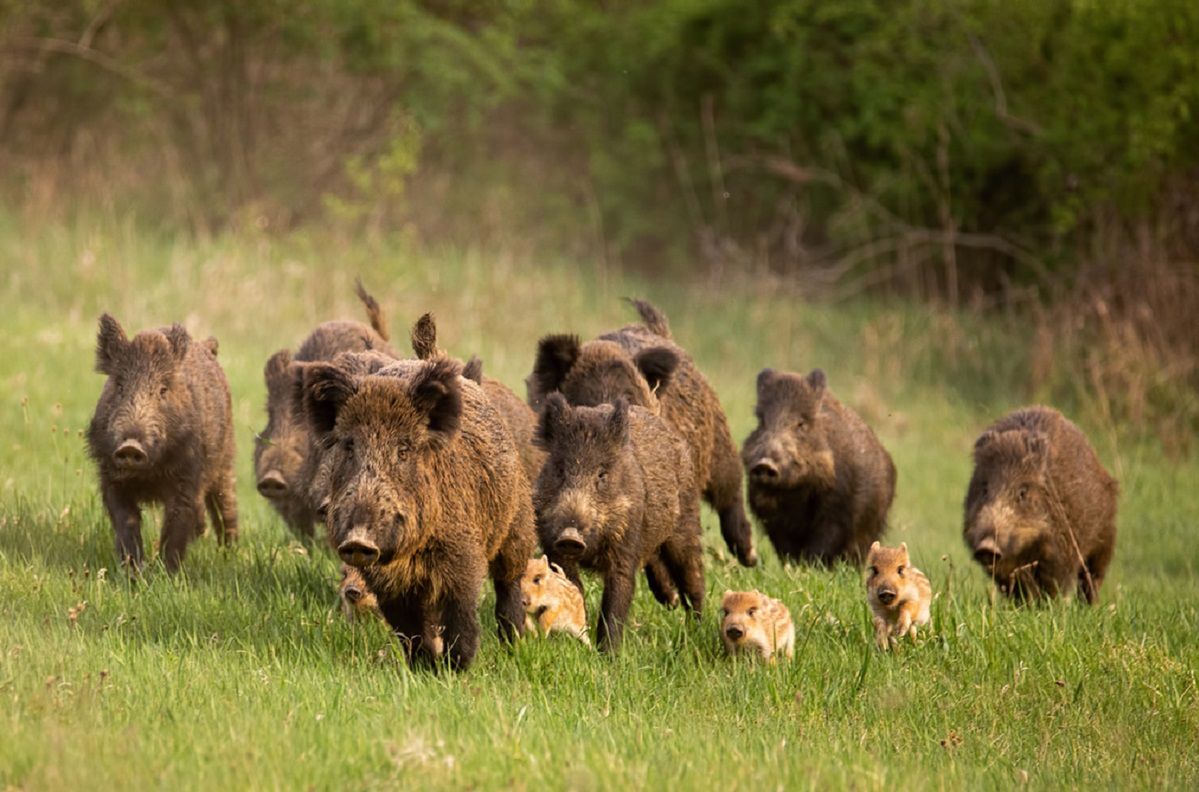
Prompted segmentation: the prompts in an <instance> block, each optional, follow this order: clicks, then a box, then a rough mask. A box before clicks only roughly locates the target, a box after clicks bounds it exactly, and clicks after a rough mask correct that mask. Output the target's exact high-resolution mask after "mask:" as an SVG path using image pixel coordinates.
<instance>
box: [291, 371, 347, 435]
mask: <svg viewBox="0 0 1199 792" xmlns="http://www.w3.org/2000/svg"><path fill="white" fill-rule="evenodd" d="M303 381H304V385H303V391H304V412H305V414H306V415H307V416H308V422H309V423H310V424H312V428H313V430H314V431H315V432H316V434H317V436H318V437H319V436H323V435H327V434H329V433H330V432H332V431H333V427H334V426H336V425H337V414H338V413H339V412H341V408H342V407H343V406H345V403H346V402H347V401H348V400H349V399H350V397H351V396H353V395H354V394H355V393H357V392H358V383H357V382H356V381H355V380H354V378H353V377H352V376H350V374H349V373H348V372H347V371H345V370H344V369H341V368H339V367H337V366H334V365H330V364H328V363H313V364H311V365H309V366H306V367H305V368H304V371H303Z"/></svg>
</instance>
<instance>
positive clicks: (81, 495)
mask: <svg viewBox="0 0 1199 792" xmlns="http://www.w3.org/2000/svg"><path fill="white" fill-rule="evenodd" d="M0 262H2V263H0V405H2V407H0V459H2V460H3V461H2V462H0V606H2V607H0V609H2V611H3V614H4V615H3V616H2V617H0V735H2V737H0V786H3V787H8V788H17V789H67V788H70V789H102V788H149V787H158V788H163V787H169V788H174V789H191V788H313V789H326V788H349V789H371V788H386V787H394V786H397V785H400V784H406V785H407V784H417V785H420V786H424V787H430V788H479V787H488V788H490V787H516V788H570V789H604V788H651V789H661V788H678V789H704V788H751V787H753V788H766V787H771V788H774V787H777V788H779V789H782V788H787V789H802V788H828V787H834V788H847V787H851V788H855V789H883V788H902V789H924V788H933V789H941V788H966V787H969V788H972V789H991V788H1003V789H1006V788H1012V787H1015V786H1019V785H1024V784H1027V785H1029V786H1032V787H1036V788H1076V787H1082V786H1099V787H1115V788H1144V787H1167V788H1179V789H1185V788H1192V789H1193V788H1196V787H1199V752H1196V742H1197V735H1199V687H1197V677H1196V668H1199V605H1197V603H1199V568H1197V565H1199V564H1197V560H1199V552H1197V549H1199V547H1197V544H1196V540H1195V531H1196V527H1197V525H1199V486H1196V484H1197V483H1199V461H1197V460H1195V459H1186V458H1181V459H1179V458H1168V457H1167V456H1165V455H1163V453H1162V451H1161V449H1160V448H1159V446H1158V445H1157V444H1156V443H1155V442H1151V441H1147V440H1142V439H1138V437H1137V434H1136V433H1135V432H1131V431H1127V428H1126V427H1119V426H1111V425H1104V424H1103V423H1102V422H1084V423H1083V427H1084V429H1085V430H1086V431H1087V432H1088V433H1089V435H1090V436H1091V438H1092V440H1093V442H1094V443H1095V445H1096V448H1097V449H1098V451H1099V454H1100V457H1101V458H1102V459H1103V461H1104V463H1105V465H1106V466H1107V467H1108V468H1109V470H1111V471H1112V472H1113V474H1114V475H1116V477H1117V478H1118V479H1119V480H1120V482H1121V488H1122V493H1121V501H1120V519H1119V537H1118V546H1117V552H1116V557H1115V561H1114V563H1113V565H1112V568H1111V571H1110V573H1109V576H1108V579H1107V582H1106V584H1105V587H1104V589H1103V591H1102V594H1101V600H1100V603H1099V605H1098V606H1096V607H1093V608H1087V607H1085V606H1083V605H1081V604H1079V603H1076V602H1058V603H1054V604H1050V605H1046V606H1042V607H1028V608H1022V607H1015V606H1013V605H1011V604H1010V603H1007V602H1004V601H1002V600H998V601H997V600H996V599H995V598H994V597H993V596H992V593H991V587H990V584H989V582H988V581H987V580H986V579H985V576H984V575H983V573H982V572H981V571H980V570H979V569H978V568H977V567H976V566H975V565H974V564H973V562H972V561H971V560H970V557H969V555H968V553H967V552H966V549H965V547H964V545H963V543H962V540H961V536H960V532H961V506H962V499H963V497H964V494H965V487H966V483H967V481H968V478H969V475H970V456H969V455H970V449H971V446H972V444H973V441H974V438H975V437H976V436H977V435H978V433H979V432H980V431H981V430H982V429H983V428H984V427H985V426H986V425H987V423H989V422H990V421H991V420H993V419H994V418H996V417H998V416H999V415H1001V414H1003V413H1004V412H1006V411H1008V410H1010V409H1012V408H1015V407H1017V406H1020V405H1021V404H1023V403H1024V402H1025V401H1026V400H1028V399H1029V396H1030V395H1029V394H1026V393H1023V392H1021V390H1020V388H1019V387H1018V386H1017V385H1016V384H1015V383H1017V382H1019V381H1022V380H1021V378H1020V377H1018V376H1017V374H1018V373H1019V372H1020V370H1021V368H1022V367H1024V366H1026V365H1027V364H1028V355H1029V344H1030V338H1029V337H1028V334H1026V333H1023V332H1022V331H1021V326H1020V324H1019V323H1018V322H1015V323H1014V322H1010V321H1002V322H1001V321H998V320H996V319H993V318H987V317H980V316H977V315H973V314H969V313H964V312H962V313H956V312H949V311H943V310H939V309H931V308H929V307H927V306H922V305H912V304H904V303H899V302H877V301H871V300H867V299H859V300H855V301H851V302H846V303H838V304H819V303H809V302H805V301H804V300H803V299H802V298H801V296H800V295H797V294H794V293H793V292H791V291H789V290H788V289H787V288H785V286H784V285H783V284H779V283H777V282H774V281H771V280H767V279H763V278H759V279H754V278H751V277H747V276H736V277H729V278H725V279H716V278H702V277H695V278H692V279H685V280H678V279H673V280H672V279H665V278H663V279H660V280H648V279H643V278H641V277H639V276H637V275H635V274H631V273H627V272H621V271H617V270H613V269H605V268H603V267H595V266H592V265H591V264H588V263H582V262H569V261H545V260H537V261H534V260H528V259H527V258H522V257H520V256H515V255H504V254H496V253H494V252H493V251H486V250H473V251H462V250H444V251H440V252H439V251H427V250H426V251H422V252H416V251H414V249H413V248H412V247H411V246H409V245H406V244H403V243H402V242H400V241H386V240H384V241H380V240H371V239H349V238H341V237H332V236H330V237H322V236H311V235H299V234H297V235H293V236H287V237H282V238H278V237H270V236H259V235H256V234H254V233H252V232H244V233H240V234H230V235H221V236H214V237H211V238H199V239H197V238H194V237H183V236H180V237H176V236H170V235H162V234H157V233H154V232H152V231H147V230H145V229H139V228H137V227H135V226H133V225H131V224H123V223H120V222H113V221H106V222H94V221H93V222H88V221H85V220H80V221H78V222H74V223H69V222H57V223H51V224H45V225H35V226H27V225H23V224H22V222H21V221H20V220H19V219H18V218H16V217H14V216H8V215H0ZM356 276H361V277H362V279H363V281H364V282H365V283H366V285H367V287H368V288H369V289H370V291H372V292H373V293H374V295H375V296H376V297H377V298H378V300H379V302H380V303H381V304H382V305H383V308H384V310H385V311H386V313H387V315H388V318H389V321H390V325H391V329H392V334H393V339H395V340H396V342H397V346H400V347H401V348H402V347H403V346H404V345H405V339H406V335H407V329H408V327H409V326H410V325H411V323H412V322H413V321H414V320H415V319H416V317H417V316H419V314H421V313H423V312H424V311H428V310H431V311H433V312H434V313H435V314H436V316H437V319H438V323H439V328H440V332H441V341H442V345H443V346H445V347H446V348H448V349H449V350H450V351H451V352H453V353H455V354H457V355H460V356H463V357H466V356H469V355H470V354H472V353H477V354H478V355H479V356H480V357H482V358H483V360H484V363H485V368H486V371H487V373H488V374H490V375H491V376H495V377H498V378H499V379H501V380H503V381H504V382H506V383H507V384H508V385H509V386H510V387H512V388H513V389H514V390H516V391H517V393H520V394H522V395H523V393H524V387H523V382H522V380H523V378H524V376H525V375H526V374H527V373H528V370H529V368H530V367H531V365H532V357H533V351H534V348H535V344H536V341H537V339H538V338H539V337H540V336H541V335H542V334H544V333H547V332H560V331H574V332H578V333H580V334H581V335H582V336H584V337H591V336H594V335H596V334H598V333H600V332H603V331H604V330H607V329H610V328H613V327H617V326H619V325H620V324H623V323H625V322H627V321H631V319H632V313H631V311H630V310H629V309H628V307H627V306H625V305H624V304H622V302H621V300H620V298H621V297H623V296H626V295H638V296H644V297H646V298H648V299H651V300H653V301H655V302H656V303H657V304H659V305H660V306H661V307H662V308H663V309H664V310H665V311H666V313H667V314H668V316H669V317H670V319H671V322H672V326H673V330H674V335H675V337H676V339H678V341H679V342H680V343H681V344H683V345H684V346H685V347H686V348H687V349H688V350H689V351H690V352H691V353H692V355H693V356H694V357H695V359H696V361H697V364H698V365H699V367H700V368H701V370H703V371H704V372H705V373H706V374H707V376H708V377H709V379H710V380H711V382H712V384H713V385H714V387H715V389H716V391H717V392H718V393H719V395H720V397H721V399H722V401H723V403H724V407H725V409H726V411H727V413H728V415H729V418H730V421H731V424H732V427H733V432H734V436H735V438H737V440H738V441H740V440H741V439H742V438H744V437H745V435H746V434H747V433H748V432H749V430H750V428H751V425H752V421H753V418H752V409H753V400H754V377H755V375H756V374H757V372H758V370H759V369H760V368H761V367H763V366H766V365H770V366H773V367H776V368H782V369H792V370H805V371H806V370H807V369H809V368H811V367H814V366H820V367H823V368H824V369H825V370H826V371H827V372H828V375H829V383H830V387H831V388H832V390H833V392H834V393H837V394H838V395H839V396H840V398H841V399H842V400H843V401H845V402H847V403H848V404H850V405H851V406H853V407H855V408H856V409H858V410H859V411H860V412H861V413H862V415H863V416H864V417H865V418H866V419H867V421H869V422H870V423H871V424H872V425H873V426H874V428H875V430H876V431H877V432H878V434H879V436H880V438H881V439H882V441H883V442H884V444H885V445H886V446H887V447H888V449H889V450H890V451H891V453H892V455H893V457H894V459H895V462H896V465H897V466H898V469H899V485H898V495H897V500H896V503H895V506H894V508H893V510H892V513H891V529H890V531H889V534H888V541H889V542H890V543H898V542H899V541H906V542H907V543H908V545H909V547H910V548H911V550H912V555H913V562H914V563H915V564H916V565H917V566H919V567H920V568H921V569H923V570H924V571H925V572H926V573H927V574H928V575H929V577H930V578H931V580H932V582H933V586H934V590H935V592H936V599H935V601H934V605H933V621H934V629H933V630H932V631H931V632H930V633H927V634H926V635H925V637H924V638H923V639H922V640H920V641H919V643H917V644H916V645H914V646H913V645H905V646H903V647H902V648H901V649H900V650H899V651H897V652H895V653H892V654H882V653H879V652H878V651H876V650H875V648H874V646H873V643H872V640H871V629H870V624H869V618H868V615H867V607H866V603H865V597H864V589H863V585H862V576H861V572H860V570H858V569H856V568H851V567H847V566H840V567H838V568H835V569H833V570H831V571H828V570H822V569H810V568H805V567H800V566H784V565H782V564H781V563H780V562H779V560H778V558H777V556H775V554H774V553H773V551H772V550H771V548H770V547H769V544H768V543H767V542H766V540H765V538H764V537H763V536H762V535H761V533H760V532H759V533H758V534H757V541H758V543H759V547H760V550H761V554H762V557H763V560H762V563H761V564H760V565H759V567H757V568H755V569H745V568H742V567H739V566H737V565H736V563H735V562H734V561H733V560H732V559H730V558H729V557H728V555H727V552H726V551H725V549H724V546H723V543H722V542H721V541H720V539H719V536H718V533H717V528H716V519H715V515H714V514H712V513H711V512H710V511H707V510H705V512H704V525H705V530H706V535H707V548H708V553H707V557H706V561H707V574H708V591H709V596H710V600H709V607H708V610H707V611H706V613H705V614H704V617H703V621H702V623H701V624H698V625H695V624H690V623H688V621H687V619H686V617H685V616H684V615H683V613H682V612H680V611H667V610H664V609H662V608H661V607H659V606H658V605H657V604H656V603H654V602H653V600H652V598H651V597H650V596H649V593H648V591H647V590H646V589H645V587H644V585H641V586H640V587H639V589H638V593H637V598H636V601H635V603H634V606H633V611H632V618H633V625H632V626H631V628H630V629H629V630H628V632H627V633H626V641H625V645H624V648H623V651H622V652H621V653H620V654H619V655H618V656H616V657H604V656H599V655H597V654H595V653H594V652H592V651H589V650H588V649H587V648H585V647H583V646H581V645H579V644H577V643H575V642H573V641H570V640H567V639H562V640H557V639H554V640H524V641H521V642H519V643H518V644H516V645H515V646H511V647H509V646H506V645H504V644H502V643H500V641H499V640H498V639H497V638H496V637H495V634H494V621H493V619H492V617H491V613H490V599H491V596H490V594H489V595H488V597H487V599H486V600H485V601H484V604H483V607H482V608H481V613H482V617H483V620H484V624H485V637H484V641H483V645H482V647H481V649H480V651H479V655H478V657H477V660H476V662H475V665H474V666H473V667H472V668H471V669H470V670H469V671H467V672H466V673H463V674H461V675H453V674H433V673H428V672H425V671H410V670H408V669H407V668H406V666H405V664H404V662H403V659H402V656H401V653H400V651H399V649H398V647H397V645H396V643H395V642H394V640H393V639H391V638H390V637H389V636H388V634H387V633H386V631H385V629H383V627H382V625H380V624H377V623H366V624H358V625H351V624H347V623H346V622H345V621H344V619H343V618H342V616H341V614H340V612H339V611H338V609H337V603H336V597H335V589H334V585H335V581H336V579H337V565H336V563H335V561H334V558H333V556H332V554H331V553H330V552H329V551H328V550H326V549H325V548H324V547H323V546H319V545H318V546H317V547H315V548H311V549H308V548H305V547H303V546H301V545H300V544H298V543H297V542H296V541H294V540H293V539H292V537H291V536H290V535H289V534H288V533H287V531H286V528H285V527H284V526H283V524H282V522H281V521H280V519H279V518H278V517H277V516H276V515H275V514H274V512H272V511H271V510H270V508H269V507H268V505H267V503H266V502H265V501H264V500H263V499H262V498H261V497H259V496H258V495H257V493H256V492H255V491H254V486H253V476H252V464H251V453H252V447H253V437H254V433H255V431H257V430H258V429H260V428H261V427H262V426H263V425H264V424H265V413H264V409H263V405H264V400H265V387H264V385H263V382H262V376H261V369H262V365H263V363H264V362H265V360H266V358H267V357H268V356H269V355H270V354H271V353H272V352H274V351H275V350H276V349H279V348H282V347H292V348H294V347H295V346H296V345H297V344H298V343H299V341H300V340H301V339H302V338H303V337H304V336H305V334H306V333H307V332H308V330H309V329H310V328H311V327H312V326H314V325H315V324H317V323H318V322H320V321H324V320H327V319H333V318H358V317H360V316H361V309H360V306H359V305H358V304H357V302H356V300H355V298H354V294H353V280H354V278H355V277H356ZM103 310H108V311H110V312H112V313H113V314H115V315H116V316H117V317H118V318H119V319H120V320H121V321H122V322H123V323H124V324H125V326H126V328H127V329H129V330H130V331H133V330H135V329H140V328H144V327H148V326H155V325H158V324H162V323H166V322H169V321H181V322H183V323H185V324H186V325H187V327H188V328H189V329H190V330H191V332H192V334H193V336H199V337H203V336H205V335H208V334H213V335H216V336H217V337H218V338H219V340H220V356H219V359H220V361H221V363H222V364H223V365H224V367H225V370H226V372H227V374H228V376H229V379H230V383H231V386H232V390H233V406H234V420H235V424H236V429H237V438H238V443H239V446H238V453H239V461H238V476H239V482H238V495H239V504H240V511H241V515H242V538H241V541H240V542H239V543H238V544H237V546H236V547H234V548H233V549H231V550H222V549H220V548H218V547H217V545H216V542H215V541H214V539H213V537H212V535H211V531H210V532H209V535H208V536H206V537H205V538H204V539H202V540H200V541H198V542H196V543H195V544H193V545H192V548H191V550H190V553H189V556H188V558H187V560H186V562H185V565H184V571H183V572H182V573H181V574H180V575H178V576H176V577H174V578H172V577H168V576H167V575H166V574H165V572H164V571H163V570H162V568H161V566H158V567H153V566H151V567H150V568H149V569H148V571H147V573H146V575H145V577H144V579H142V580H139V581H137V582H130V581H129V580H127V579H126V577H125V576H124V575H123V573H122V572H121V570H120V569H119V568H118V567H117V566H116V564H115V557H114V553H113V547H112V531H111V528H110V526H109V524H108V521H107V519H106V517H105V515H104V512H103V509H102V506H101V504H100V502H99V497H98V493H97V487H96V485H95V474H94V470H93V468H92V466H91V464H90V462H89V461H88V459H87V457H86V453H85V447H84V441H83V438H82V432H83V430H84V428H85V427H86V426H87V422H88V420H89V418H90V416H91V410H92V408H93V406H94V403H95V399H96V396H97V394H98V393H99V390H100V387H101V383H102V378H101V377H100V375H98V374H96V373H94V371H93V348H94V343H95V328H96V318H97V316H98V315H99V313H100V312H101V311H103ZM1033 396H1035V394H1034V395H1033ZM157 519H158V518H157V516H156V515H155V516H153V517H152V518H151V519H150V520H149V521H148V525H147V528H146V539H147V542H148V543H149V542H151V541H152V540H153V539H154V538H155V537H156V536H157V525H158V524H157ZM754 587H757V588H759V589H762V590H763V591H766V592H769V593H770V594H772V595H774V596H776V597H779V598H781V599H782V600H784V602H786V603H787V604H788V605H789V606H790V608H791V611H792V614H793V617H794V619H795V623H796V629H797V642H796V656H795V660H794V662H792V663H791V664H781V665H778V666H776V667H768V666H763V665H761V664H757V663H753V662H747V661H744V660H736V661H731V660H728V659H726V658H725V657H724V656H723V654H722V650H721V647H720V643H719V639H718V635H717V615H716V614H717V610H718V608H717V606H716V603H717V602H718V598H719V595H720V593H721V592H722V591H723V590H725V589H726V588H754ZM598 597H599V585H598V581H596V580H595V579H590V580H589V581H588V589H587V599H588V607H589V612H590V613H594V609H595V607H596V605H597V603H598Z"/></svg>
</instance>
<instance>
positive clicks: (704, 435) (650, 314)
mask: <svg viewBox="0 0 1199 792" xmlns="http://www.w3.org/2000/svg"><path fill="white" fill-rule="evenodd" d="M633 305H634V306H635V307H636V308H637V311H638V313H639V314H640V315H641V319H642V322H643V324H640V325H628V326H626V327H623V328H621V329H620V330H616V331H613V332H611V333H605V334H604V335H602V336H600V337H599V338H598V339H596V340H594V341H588V342H587V343H585V344H584V343H581V342H580V341H579V338H578V337H577V336H572V335H551V336H546V337H544V338H542V339H541V341H540V343H539V344H538V348H537V359H536V362H535V363H534V366H533V373H532V374H530V375H529V378H528V379H527V380H526V386H527V388H528V394H529V404H530V405H532V406H533V408H534V409H539V408H540V407H539V405H541V404H543V403H544V402H545V399H546V397H547V396H548V395H549V394H550V393H553V392H554V391H561V393H562V394H563V395H564V396H565V397H566V400H567V401H568V402H569V403H571V404H574V405H579V406H595V405H598V404H605V403H612V402H614V401H615V400H616V399H618V398H621V397H623V398H625V399H627V400H628V401H629V403H630V404H634V405H637V406H640V407H644V408H646V409H649V410H651V411H653V412H656V413H659V414H661V416H662V418H663V419H665V421H666V422H667V423H668V424H669V425H670V426H671V428H673V430H674V431H675V432H676V433H677V434H678V435H679V436H680V437H682V439H683V441H684V442H685V443H686V444H687V447H688V448H689V450H690V454H691V464H692V468H693V469H694V471H695V476H696V481H697V483H698V487H699V491H700V493H701V494H702V495H703V497H704V499H705V500H706V501H707V502H708V503H709V504H710V505H711V506H712V508H713V509H715V510H716V513H717V515H718V517H719V518H720V533H721V535H722V536H723V537H724V541H725V543H726V544H727V545H728V547H729V549H730V550H731V551H733V553H734V554H735V555H736V556H737V559H738V560H739V561H740V562H741V563H742V564H744V565H745V566H753V565H754V564H756V563H757V560H758V554H757V551H756V550H754V546H753V532H752V530H751V528H750V524H749V520H748V519H747V518H746V516H745V506H744V504H743V502H742V495H741V465H740V462H739V460H738V458H737V448H736V446H734V445H733V439H732V435H731V434H730V433H729V424H728V419H727V418H726V417H725V414H724V410H723V408H721V406H720V400H719V399H718V398H717V396H716V393H715V391H713V390H712V386H711V385H709V384H708V381H707V380H706V379H705V378H704V376H703V374H701V373H700V371H699V369H697V368H696V367H695V363H694V361H693V360H692V359H691V356H690V355H688V354H687V352H686V351H684V350H683V348H682V347H680V346H679V345H678V344H676V343H675V342H674V341H673V339H672V337H671V333H670V326H669V324H668V323H667V321H666V317H665V316H664V315H663V314H662V312H661V311H659V310H658V309H657V308H655V307H654V306H652V305H650V304H649V303H647V302H643V301H641V300H635V301H633Z"/></svg>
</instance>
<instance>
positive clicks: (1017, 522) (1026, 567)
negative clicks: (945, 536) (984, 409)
mask: <svg viewBox="0 0 1199 792" xmlns="http://www.w3.org/2000/svg"><path fill="white" fill-rule="evenodd" d="M1118 490H1119V487H1118V485H1117V484H1116V480H1115V479H1114V478H1112V477H1111V475H1109V474H1108V472H1107V471H1106V470H1104V468H1103V465H1102V463H1100V461H1099V457H1098V456H1096V455H1095V450H1094V449H1093V448H1091V444H1090V443H1088V442H1087V438H1086V436H1085V435H1083V433H1082V430H1080V429H1079V428H1078V427H1077V426H1075V425H1074V424H1073V423H1071V422H1070V421H1069V420H1067V419H1066V418H1065V417H1064V416H1063V415H1062V414H1061V413H1059V412H1058V411H1057V410H1053V409H1050V408H1048V407H1026V408H1024V409H1022V410H1017V411H1016V412H1013V413H1010V414H1008V415H1006V416H1004V417H1003V418H1001V419H999V420H998V421H996V422H995V423H994V424H992V425H991V427H990V428H989V429H987V430H986V431H985V432H983V434H982V436H980V437H979V438H978V441H977V442H975V444H974V475H973V476H972V477H971V479H970V486H969V488H968V489H967V491H966V503H965V512H966V518H965V526H964V528H963V535H964V538H965V540H966V546H967V547H969V548H970V552H971V553H973V554H974V558H975V560H977V561H978V563H979V564H981V565H982V567H983V569H985V570H986V571H987V574H988V575H990V576H991V578H992V579H993V580H994V581H995V583H996V585H998V587H999V589H1000V591H1002V592H1003V593H1005V594H1008V595H1011V596H1015V597H1020V598H1037V597H1043V596H1048V597H1053V596H1057V595H1068V594H1071V593H1073V592H1074V591H1075V589H1077V590H1078V591H1079V592H1080V593H1081V594H1082V596H1083V598H1084V599H1086V601H1087V602H1088V603H1093V602H1095V600H1096V599H1097V598H1098V596H1099V587H1100V586H1101V585H1102V584H1103V578H1104V576H1105V575H1106V574H1107V567H1108V564H1109V563H1110V562H1111V560H1112V553H1113V552H1115V549H1116V499H1117V495H1118Z"/></svg>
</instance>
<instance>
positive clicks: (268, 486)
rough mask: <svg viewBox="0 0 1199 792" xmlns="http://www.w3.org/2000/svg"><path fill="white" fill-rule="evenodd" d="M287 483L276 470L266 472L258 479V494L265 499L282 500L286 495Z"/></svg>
mask: <svg viewBox="0 0 1199 792" xmlns="http://www.w3.org/2000/svg"><path fill="white" fill-rule="evenodd" d="M287 490H288V486H287V482H286V481H284V480H283V474H282V473H280V472H279V471H277V470H268V471H267V472H266V473H264V474H263V475H262V478H260V479H258V492H259V493H260V494H261V495H262V496H263V497H266V498H282V497H283V496H284V495H286V494H287Z"/></svg>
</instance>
